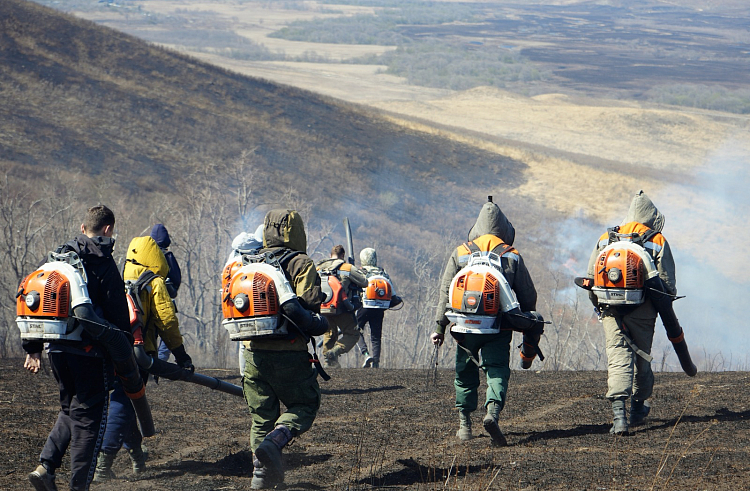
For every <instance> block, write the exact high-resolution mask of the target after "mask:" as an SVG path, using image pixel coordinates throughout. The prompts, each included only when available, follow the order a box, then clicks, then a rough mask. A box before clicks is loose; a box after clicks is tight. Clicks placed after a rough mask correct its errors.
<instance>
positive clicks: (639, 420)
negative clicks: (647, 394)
mask: <svg viewBox="0 0 750 491" xmlns="http://www.w3.org/2000/svg"><path fill="white" fill-rule="evenodd" d="M650 411H651V404H650V403H649V402H648V401H638V400H635V399H631V400H630V426H639V425H642V424H643V423H644V420H645V419H646V416H648V413H649V412H650Z"/></svg>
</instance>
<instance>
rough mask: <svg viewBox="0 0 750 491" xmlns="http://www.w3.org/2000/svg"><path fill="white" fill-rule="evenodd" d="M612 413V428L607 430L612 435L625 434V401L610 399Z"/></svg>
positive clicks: (626, 429)
mask: <svg viewBox="0 0 750 491" xmlns="http://www.w3.org/2000/svg"><path fill="white" fill-rule="evenodd" d="M612 415H613V420H612V428H610V430H609V432H610V433H612V434H613V435H627V434H628V418H627V415H626V414H625V401H624V400H623V399H617V400H614V401H612Z"/></svg>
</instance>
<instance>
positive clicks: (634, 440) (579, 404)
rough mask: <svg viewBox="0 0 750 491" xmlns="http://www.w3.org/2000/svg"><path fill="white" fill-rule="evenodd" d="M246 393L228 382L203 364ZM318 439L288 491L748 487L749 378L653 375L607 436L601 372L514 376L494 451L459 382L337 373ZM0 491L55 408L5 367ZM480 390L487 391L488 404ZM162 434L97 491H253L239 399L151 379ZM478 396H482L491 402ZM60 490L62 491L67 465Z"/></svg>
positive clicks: (294, 465)
mask: <svg viewBox="0 0 750 491" xmlns="http://www.w3.org/2000/svg"><path fill="white" fill-rule="evenodd" d="M200 371H201V372H202V373H204V374H207V375H212V376H216V377H218V378H220V379H223V380H226V381H228V382H230V383H235V384H239V383H240V380H239V376H238V375H237V374H236V373H234V372H233V371H229V370H216V369H203V370H200ZM330 372H331V376H332V379H331V380H330V381H329V382H322V381H321V388H322V391H323V402H322V406H321V408H320V412H319V413H318V417H317V419H316V421H315V424H314V425H313V427H312V429H311V430H310V431H309V432H307V433H305V434H303V435H302V436H300V437H298V438H297V439H296V440H295V441H293V442H292V444H291V445H289V446H288V447H287V448H285V450H284V455H285V456H284V458H285V467H286V483H285V485H286V488H287V489H342V490H343V489H347V490H354V489H373V488H381V489H424V490H428V489H462V490H478V489H482V490H485V489H519V490H535V489H570V490H572V489H581V490H595V489H598V490H605V489H606V490H622V489H677V490H684V489H700V490H704V489H711V490H718V489H732V490H737V489H748V488H749V487H750V459H749V458H748V450H747V449H748V440H749V439H750V426H748V418H750V407H749V406H750V405H749V404H748V400H749V399H748V395H749V392H750V390H749V387H750V385H749V383H748V382H750V374H749V373H747V372H719V373H699V374H698V376H696V377H695V378H689V377H687V376H686V375H684V374H681V373H657V374H656V386H655V390H654V397H653V409H652V412H651V415H650V417H649V419H648V422H647V424H645V425H644V426H640V427H637V428H635V429H634V431H633V434H631V435H630V436H627V437H615V436H613V435H610V434H609V427H610V422H611V419H610V410H609V404H608V402H607V401H606V400H605V399H604V398H603V396H602V394H603V393H604V392H605V390H606V374H605V373H603V372H534V371H528V372H522V371H515V370H514V371H513V375H512V377H511V384H510V389H509V393H508V403H507V406H506V408H505V410H504V411H503V412H502V413H501V427H502V429H503V431H504V432H505V435H506V437H507V439H508V443H509V445H508V446H507V447H503V448H496V447H492V446H491V445H490V439H489V437H488V436H487V434H486V433H485V432H484V431H483V428H482V426H481V418H482V414H481V411H477V412H476V413H474V424H475V428H474V433H475V435H476V438H475V439H474V440H472V441H469V442H466V443H460V442H458V440H457V439H456V437H455V431H456V429H457V416H456V412H455V409H454V408H453V405H454V393H453V384H452V379H453V373H452V370H450V369H449V367H439V369H437V370H435V369H424V370H384V369H378V370H365V369H336V370H331V371H330ZM0 384H1V385H0V387H1V388H0V398H1V399H2V400H0V411H2V413H0V414H2V416H3V418H2V419H3V421H4V423H5V424H4V426H3V430H2V437H1V438H2V442H3V445H2V446H0V489H5V490H14V489H30V486H29V484H28V481H27V480H26V474H27V473H28V472H30V471H31V470H32V469H33V468H34V466H35V465H36V463H37V458H38V454H39V452H40V450H41V448H42V446H43V444H44V441H45V439H46V436H47V434H48V432H49V430H50V429H51V427H52V425H53V422H54V419H55V415H56V412H57V408H58V406H57V387H56V383H55V381H54V378H53V377H52V376H51V375H45V374H42V373H40V374H38V375H36V376H34V375H31V374H28V373H26V372H25V371H24V370H23V369H22V360H19V359H5V360H0ZM483 392H484V382H483V383H482V388H481V389H480V397H483ZM148 397H149V399H150V402H151V405H152V409H153V414H154V420H155V422H156V426H157V434H156V436H154V437H152V438H148V439H147V440H146V441H147V446H148V450H149V453H150V457H149V462H148V466H149V467H148V470H147V471H146V472H145V473H143V474H142V475H139V476H137V477H136V476H135V475H134V474H133V473H132V471H131V469H130V462H129V459H128V457H127V455H126V454H124V453H121V454H120V455H118V458H117V460H116V461H115V467H114V470H115V471H116V473H117V475H118V479H116V480H114V481H112V482H109V483H104V484H95V485H93V486H92V489H96V490H100V491H114V490H118V491H119V490H122V489H128V490H131V489H132V490H194V491H204V490H219V489H226V490H232V489H249V487H250V472H251V467H252V463H251V462H252V457H251V452H250V450H249V448H248V439H247V434H248V428H249V425H250V418H249V416H248V413H247V407H246V406H245V403H244V401H243V399H242V398H239V397H234V396H231V395H227V394H223V393H218V392H215V391H211V390H210V389H207V388H205V387H201V386H197V385H193V384H189V383H184V382H161V383H159V384H158V385H153V384H149V388H148ZM480 400H481V399H480ZM58 472H59V476H58V485H59V486H60V489H64V488H65V483H66V480H67V477H68V474H67V464H66V466H65V467H64V468H63V469H60V470H59V471H58Z"/></svg>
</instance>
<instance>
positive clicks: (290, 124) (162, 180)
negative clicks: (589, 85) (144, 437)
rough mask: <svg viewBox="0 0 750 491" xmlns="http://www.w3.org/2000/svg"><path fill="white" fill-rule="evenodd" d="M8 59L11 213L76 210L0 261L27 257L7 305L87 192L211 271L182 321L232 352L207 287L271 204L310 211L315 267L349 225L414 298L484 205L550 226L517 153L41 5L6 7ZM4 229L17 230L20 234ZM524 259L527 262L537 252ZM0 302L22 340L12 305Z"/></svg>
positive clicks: (0, 145) (2, 33)
mask: <svg viewBox="0 0 750 491" xmlns="http://www.w3.org/2000/svg"><path fill="white" fill-rule="evenodd" d="M0 66H2V67H3V70H2V72H0V149H1V151H0V169H3V170H4V171H5V172H6V173H7V176H8V181H7V183H6V184H5V185H4V187H3V189H4V190H5V191H4V193H5V194H4V199H5V201H4V205H3V206H7V207H8V208H9V209H10V208H14V207H15V206H16V205H14V204H11V203H15V202H17V201H18V202H22V203H23V202H26V203H31V202H34V200H36V199H37V198H40V197H44V200H42V202H43V203H42V204H38V203H37V205H36V208H35V209H34V210H38V213H39V216H37V215H35V214H34V213H29V214H21V215H20V216H18V217H15V219H16V220H21V221H23V220H26V221H27V222H29V221H33V220H44V221H45V223H46V221H47V220H49V217H50V216H53V215H55V214H57V213H59V212H60V207H63V208H64V210H63V211H64V212H65V219H64V220H61V219H56V220H55V221H54V223H50V224H47V225H48V226H49V227H50V228H49V229H48V230H46V233H40V235H39V238H38V240H27V241H26V242H24V245H23V247H24V248H25V249H24V251H25V253H28V254H27V255H26V256H24V257H25V259H23V260H25V261H27V262H26V263H22V260H21V259H19V258H17V257H12V258H8V257H5V258H3V259H2V260H3V261H18V262H14V265H13V267H12V268H11V267H10V266H9V267H6V268H4V270H5V271H6V274H8V278H7V279H5V280H3V281H2V284H3V285H4V288H7V290H8V296H7V297H5V296H4V298H11V296H10V292H11V290H13V288H15V286H14V285H16V284H17V282H18V281H19V280H20V277H21V274H22V273H23V272H24V271H25V270H26V269H28V267H30V265H31V264H32V263H35V262H36V260H37V259H35V258H37V257H40V256H41V255H43V254H45V251H46V250H48V249H46V248H51V247H54V244H55V243H57V242H59V241H61V240H67V239H66V238H67V236H68V235H70V234H72V233H75V230H76V227H77V225H75V223H76V222H77V220H79V219H78V218H77V217H78V216H80V209H81V207H82V206H84V205H85V204H86V203H87V202H89V203H90V202H91V201H90V200H92V199H94V200H98V201H104V202H107V203H114V205H113V206H115V211H116V213H119V216H120V217H121V218H122V220H121V222H122V223H121V225H119V226H118V228H119V229H120V234H121V236H122V237H124V239H123V240H125V241H126V243H127V241H128V240H129V239H130V237H133V236H135V235H137V234H139V233H140V231H142V230H143V229H144V228H145V227H147V226H149V225H150V224H151V223H154V221H164V223H166V224H167V225H168V227H170V229H171V230H173V233H174V235H175V239H176V240H175V247H178V249H177V250H178V251H179V255H180V256H181V257H182V258H183V259H181V260H183V261H187V262H188V267H192V266H190V264H195V265H196V266H195V268H203V269H201V270H198V269H195V270H194V271H192V273H191V276H192V277H194V278H196V279H195V281H194V282H193V285H192V288H194V290H193V291H192V293H190V294H186V295H185V297H182V296H181V299H182V300H183V301H184V302H185V303H184V307H182V308H181V310H182V311H183V313H185V314H186V315H187V314H191V315H190V316H189V318H188V319H185V322H186V323H187V326H188V327H186V329H187V330H188V331H189V332H190V331H191V330H193V329H194V339H195V342H197V343H200V345H201V347H202V349H206V350H207V352H211V353H213V352H214V351H215V350H216V349H218V348H216V346H215V345H213V344H212V343H213V342H214V341H213V339H214V337H216V338H218V339H219V340H220V341H222V345H223V344H224V343H225V341H224V338H222V337H221V336H222V334H221V333H220V332H216V330H215V327H216V326H217V325H218V322H217V317H216V315H220V313H217V312H218V310H217V308H216V307H217V305H215V304H216V302H215V298H214V296H213V295H210V296H208V295H206V294H205V292H206V291H207V290H210V291H213V289H214V288H216V287H215V286H209V285H210V284H211V282H213V281H215V279H216V276H215V275H216V273H217V272H218V271H220V268H221V265H222V264H223V260H224V258H225V257H226V254H227V251H228V250H229V242H231V238H232V237H233V236H234V235H235V234H237V233H238V232H239V231H241V230H242V228H241V227H247V228H248V229H251V230H252V229H254V228H255V226H256V224H257V223H258V221H259V220H260V219H261V218H262V216H263V214H264V213H265V210H267V209H268V208H270V207H273V206H287V207H293V208H297V209H300V210H301V211H302V212H303V217H304V218H305V220H306V222H307V224H308V228H309V231H310V234H311V242H313V239H315V240H317V242H316V243H315V244H314V246H319V250H316V249H315V247H314V246H312V250H311V251H310V253H311V254H312V253H317V254H318V255H319V256H318V257H320V255H321V254H323V253H326V252H327V251H328V250H329V249H330V247H331V246H332V245H334V244H336V243H341V242H343V230H342V229H341V225H340V224H341V219H342V218H343V217H344V216H347V215H348V216H349V217H350V218H351V220H352V223H353V226H354V228H355V241H356V243H357V246H356V247H357V248H358V249H359V248H362V247H365V245H374V246H376V247H378V248H379V250H380V252H381V257H382V258H383V259H384V264H385V265H386V266H387V267H388V268H389V269H390V270H394V271H402V272H403V273H402V274H400V275H397V277H398V276H401V277H400V278H398V280H397V281H399V284H400V285H402V288H404V289H406V288H408V287H409V285H410V284H412V283H413V282H414V281H415V280H414V277H413V274H414V268H415V266H414V263H413V256H414V255H415V253H417V252H419V251H422V253H424V254H429V255H430V257H431V261H432V262H430V263H426V264H425V265H424V267H425V268H426V269H428V270H429V271H430V274H432V275H436V274H438V273H437V272H438V271H439V268H440V267H441V263H442V261H443V257H444V253H443V248H444V247H445V245H444V244H445V243H446V241H450V243H452V242H454V241H455V240H459V239H456V237H459V236H462V235H463V234H465V233H466V232H465V231H466V230H468V228H469V227H470V225H471V224H472V223H473V220H474V218H475V216H476V210H477V209H478V208H479V206H480V205H481V203H482V202H483V201H484V200H485V199H486V196H487V195H494V196H495V199H496V201H498V202H499V203H501V204H502V205H503V208H504V209H505V210H506V212H507V213H509V215H510V216H512V217H513V220H514V222H515V223H516V226H517V227H518V228H519V229H529V228H535V227H538V226H539V224H540V223H541V222H542V220H541V218H542V217H548V216H549V215H548V214H547V211H546V210H545V208H544V206H543V205H541V204H539V203H537V202H536V201H534V200H533V199H529V198H526V199H524V198H512V199H511V196H512V192H513V189H515V188H517V187H519V186H521V185H522V184H523V182H524V181H525V177H524V176H523V169H524V167H525V165H524V164H523V163H520V162H518V161H516V160H514V159H512V158H509V157H506V156H502V155H498V154H495V153H491V152H486V151H482V150H478V149H476V148H473V147H471V146H470V145H467V144H464V143H460V142H455V141H451V140H447V139H444V138H442V137H440V136H436V135H431V134H429V133H424V132H419V131H415V130H408V129H405V128H403V127H401V126H399V125H396V124H393V123H391V122H388V121H387V120H386V119H384V118H382V117H380V116H377V115H376V114H374V113H372V112H370V111H368V110H365V109H363V108H361V107H357V106H352V105H349V104H346V103H342V102H340V101H335V100H333V99H327V98H325V97H321V96H318V95H315V94H313V93H310V92H305V91H302V90H298V89H294V88H291V87H287V86H281V85H276V84H273V83H269V82H266V81H263V80H259V79H253V78H248V77H243V76H240V75H237V74H234V73H231V72H228V71H226V70H223V69H221V68H217V67H215V66H211V65H208V64H206V63H203V62H199V61H197V60H195V59H193V58H190V57H187V56H184V55H181V54H178V53H175V52H172V51H168V50H165V49H162V48H157V47H155V46H152V45H149V44H147V43H145V42H143V41H140V40H137V39H135V38H132V37H130V36H127V35H125V34H122V33H119V32H116V31H113V30H111V29H107V28H102V27H99V26H96V25H95V24H93V23H92V22H88V21H84V20H81V19H76V18H74V17H71V16H68V15H64V14H60V13H59V12H55V11H52V10H50V9H47V8H44V7H41V6H39V5H36V4H34V3H30V2H24V1H21V0H10V1H7V2H3V3H2V4H1V5H0ZM478 176H481V177H480V178H478ZM42 189H44V191H42ZM40 192H41V194H42V195H43V196H40ZM14 193H20V194H19V196H17V197H16V196H15V194H14ZM24 193H26V194H24ZM11 198H12V199H11ZM52 198H54V199H55V201H54V202H53V201H51V200H52ZM14 200H15V201H14ZM42 205H44V206H48V207H49V210H51V211H44V210H46V209H43V208H41V207H42ZM117 205H119V208H117ZM34 210H31V211H32V212H34ZM521 210H523V214H521ZM4 220H6V221H4V222H3V224H2V225H3V227H6V226H7V227H8V230H12V229H15V228H16V227H17V226H18V224H17V223H16V224H12V223H11V220H10V218H8V217H5V219H4ZM66 224H67V226H66ZM71 225H72V226H71ZM38 226H39V225H38V223H37V224H34V226H33V227H31V228H30V229H29V230H37V227H38ZM54 227H57V228H54ZM53 229H54V230H53ZM27 238H28V239H31V237H27ZM11 239H13V240H16V239H17V238H15V239H14V238H13V234H10V235H8V236H6V240H11ZM56 241H57V242H56ZM12 247H16V246H12ZM122 250H123V249H120V251H122ZM435 250H437V251H439V252H437V253H436V252H435ZM527 250H529V254H530V255H532V256H533V255H534V254H538V252H537V251H540V250H541V249H539V248H538V247H537V246H536V245H529V247H527ZM321 251H322V252H321ZM404 251H410V252H409V253H407V254H405V253H404ZM417 267H418V268H419V267H420V266H417ZM436 270H437V271H436ZM203 285H206V286H203ZM188 295H191V296H188ZM406 295H407V297H408V293H407V294H406ZM3 302H4V305H5V308H4V311H5V312H6V315H7V316H6V325H5V329H6V330H7V331H6V336H5V339H6V342H7V343H9V344H8V346H10V345H11V344H13V335H12V330H10V327H12V312H11V309H12V306H10V305H8V304H7V301H6V300H3ZM430 310H431V309H430ZM421 313H426V311H423V312H421ZM430 316H431V314H430ZM191 322H196V323H197V325H196V327H192V326H193V324H190V323H191ZM410 322H411V323H413V324H414V323H416V324H418V323H419V322H418V321H416V320H414V319H412V320H411V321H410ZM204 328H205V329H209V330H211V336H208V335H207V334H206V332H204V331H203V329H204ZM217 342H218V341H217ZM204 343H207V344H208V346H204ZM0 348H2V347H1V346H0ZM7 349H9V348H7V347H6V348H4V349H3V350H2V351H6V350H7ZM222 349H223V348H222ZM11 351H12V349H11Z"/></svg>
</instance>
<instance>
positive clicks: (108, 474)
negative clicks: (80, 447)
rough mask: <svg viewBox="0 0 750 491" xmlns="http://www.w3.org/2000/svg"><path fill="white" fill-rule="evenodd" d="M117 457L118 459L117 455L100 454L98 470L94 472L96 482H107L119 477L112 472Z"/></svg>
mask: <svg viewBox="0 0 750 491" xmlns="http://www.w3.org/2000/svg"><path fill="white" fill-rule="evenodd" d="M115 457H117V454H116V453H113V454H108V453H104V452H99V456H98V457H97V459H96V469H95V470H94V482H105V481H109V480H110V479H115V478H116V477H117V476H116V475H115V473H114V471H113V470H112V464H114V462H115Z"/></svg>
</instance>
